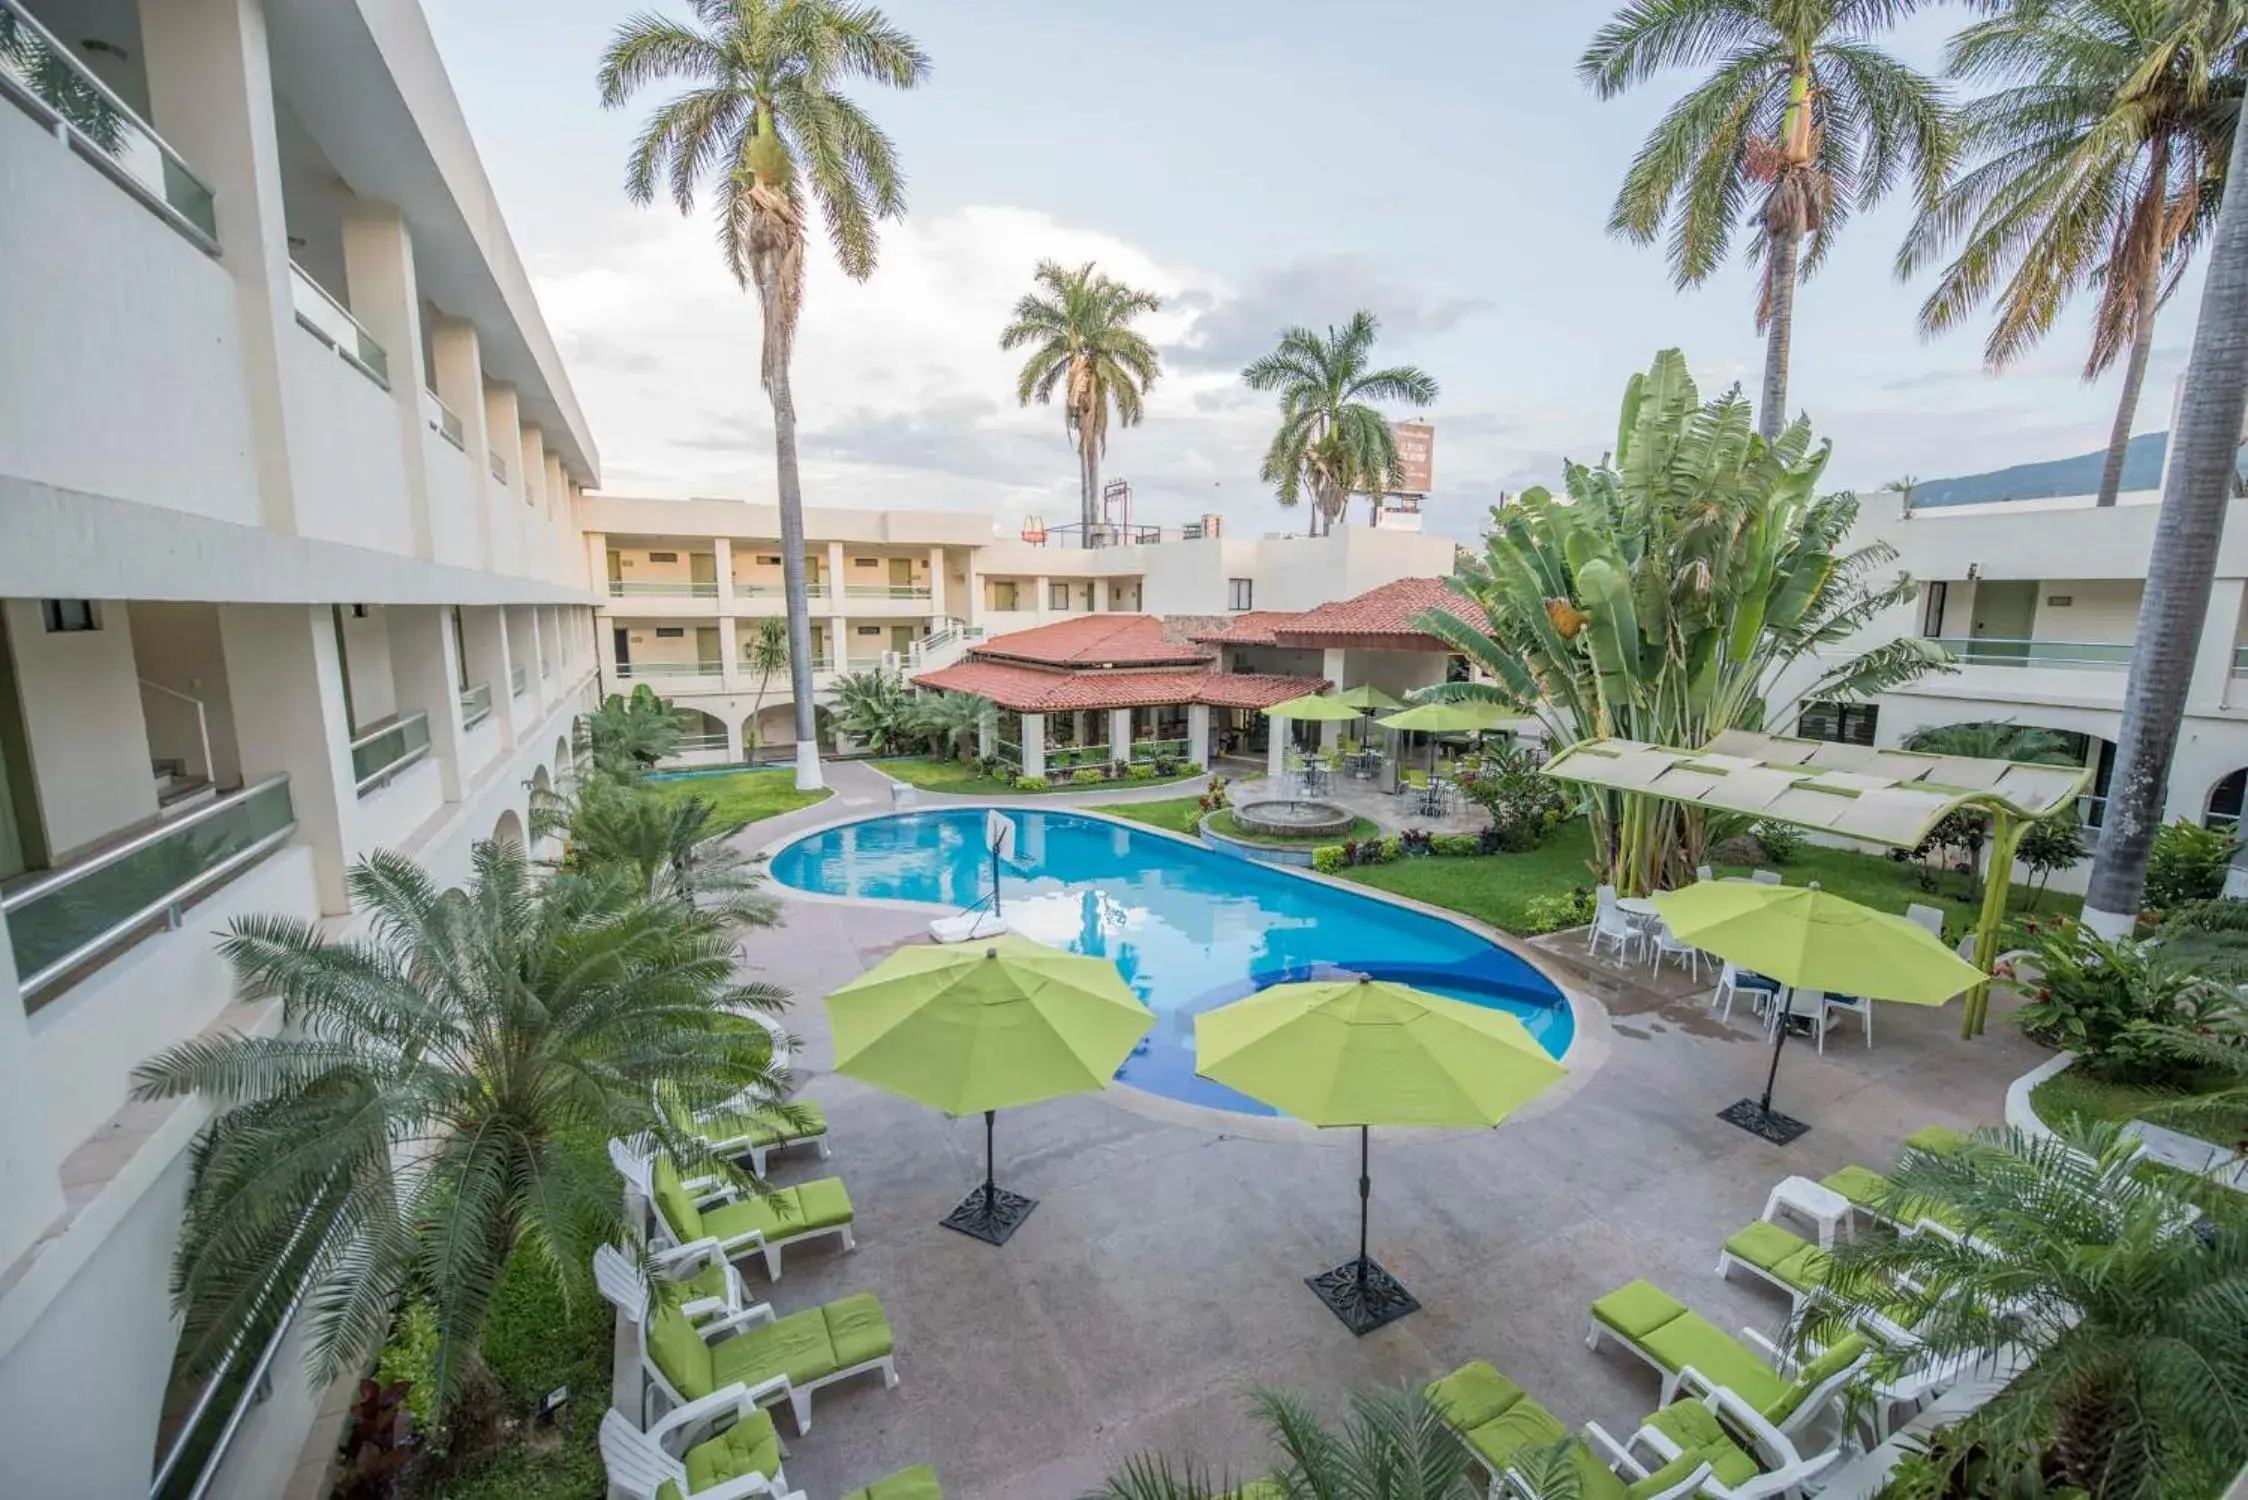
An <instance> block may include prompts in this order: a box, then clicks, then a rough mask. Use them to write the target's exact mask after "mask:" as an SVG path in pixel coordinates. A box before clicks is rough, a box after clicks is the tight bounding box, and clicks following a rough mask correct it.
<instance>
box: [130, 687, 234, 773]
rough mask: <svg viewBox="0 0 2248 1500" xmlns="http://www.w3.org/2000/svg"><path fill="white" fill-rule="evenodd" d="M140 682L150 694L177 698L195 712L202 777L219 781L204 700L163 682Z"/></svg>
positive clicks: (209, 717)
mask: <svg viewBox="0 0 2248 1500" xmlns="http://www.w3.org/2000/svg"><path fill="white" fill-rule="evenodd" d="M139 681H140V685H141V686H142V687H144V688H147V689H148V690H149V691H150V692H152V693H162V694H163V695H164V696H165V697H167V698H175V699H177V700H179V701H180V702H182V703H184V704H186V705H187V706H188V707H190V708H192V709H194V710H195V734H196V737H197V738H198V739H200V740H201V741H202V743H203V770H202V776H203V779H204V780H205V781H215V780H217V779H218V770H217V768H216V767H214V766H213V765H212V764H211V715H210V712H209V711H208V710H207V709H205V708H204V707H203V700H202V699H200V698H198V697H195V696H194V695H193V694H190V693H183V692H181V691H180V690H179V689H178V688H168V687H166V686H164V684H162V683H161V682H150V681H149V680H148V679H147V678H145V677H143V678H141V679H139Z"/></svg>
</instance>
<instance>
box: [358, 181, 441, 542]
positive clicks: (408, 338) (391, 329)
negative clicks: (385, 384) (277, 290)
mask: <svg viewBox="0 0 2248 1500" xmlns="http://www.w3.org/2000/svg"><path fill="white" fill-rule="evenodd" d="M343 266H344V281H345V283H346V285H348V286H349V287H350V296H349V297H347V298H346V299H345V300H346V301H348V302H349V303H350V304H351V315H352V316H353V317H355V318H357V319H358V320H359V321H360V322H361V323H364V324H365V325H366V327H367V331H368V332H369V333H371V334H373V335H374V336H375V342H376V343H378V344H380V345H382V347H383V352H384V353H385V354H387V355H389V356H390V402H391V405H392V407H393V408H394V409H395V410H396V412H397V414H398V440H399V446H400V448H401V450H402V452H403V453H404V456H405V475H406V523H407V528H408V531H409V533H410V534H411V535H412V537H413V539H414V555H415V556H416V557H423V558H427V557H434V556H435V555H436V553H435V551H434V544H433V542H432V541H431V538H430V526H429V473H428V470H427V467H426V466H425V465H424V464H423V462H422V428H423V426H424V424H425V423H426V422H427V420H428V419H427V418H425V417H424V416H423V415H422V386H423V385H424V384H425V383H426V382H427V380H428V375H427V372H426V371H425V369H424V368H423V365H422V339H421V291H420V288H419V287H418V286H417V285H416V283H415V281H414V242H413V236H412V235H411V234H410V233H409V232H408V231H407V228H406V221H405V220H404V219H403V218H401V217H400V216H399V213H398V210H397V209H395V208H392V207H391V206H390V205H389V204H387V203H377V202H375V201H373V200H371V199H366V198H353V199H350V200H349V201H348V203H347V204H346V206H345V209H344V218H343Z"/></svg>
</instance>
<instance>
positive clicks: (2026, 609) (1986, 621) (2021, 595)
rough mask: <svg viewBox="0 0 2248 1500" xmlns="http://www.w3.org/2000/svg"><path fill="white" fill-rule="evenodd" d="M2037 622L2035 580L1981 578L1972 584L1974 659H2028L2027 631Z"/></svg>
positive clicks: (2012, 660) (1970, 631)
mask: <svg viewBox="0 0 2248 1500" xmlns="http://www.w3.org/2000/svg"><path fill="white" fill-rule="evenodd" d="M2036 624H2037V580H2036V579H2034V578H2005V579H1997V578H1985V579H1981V580H1979V581H1978V582H1977V583H1976V584H1975V607H1974V623H1973V625H1972V626H1971V627H1970V629H1969V631H1968V634H1969V635H1970V636H1971V637H1972V638H1973V639H1974V641H1975V643H1976V644H1975V645H1974V646H1973V648H1972V651H1973V655H1974V659H1976V660H1978V661H1994V662H2003V663H2013V662H2024V661H2027V660H2029V645H2028V642H2029V638H2030V632H2031V631H2032V630H2033V629H2035V628H2036Z"/></svg>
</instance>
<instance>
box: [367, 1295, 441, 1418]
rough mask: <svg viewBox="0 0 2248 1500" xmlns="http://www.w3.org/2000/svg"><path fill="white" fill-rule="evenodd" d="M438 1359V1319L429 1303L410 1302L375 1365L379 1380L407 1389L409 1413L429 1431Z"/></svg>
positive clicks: (401, 1313) (376, 1377) (408, 1300)
mask: <svg viewBox="0 0 2248 1500" xmlns="http://www.w3.org/2000/svg"><path fill="white" fill-rule="evenodd" d="M436 1357H437V1319H436V1317H435V1316H434V1315H433V1314H432V1313H431V1312H430V1310H429V1304H428V1303H427V1302H425V1301H424V1300H422V1299H421V1298H419V1297H411V1298H408V1299H407V1302H406V1305H405V1306H404V1307H403V1308H401V1309H399V1313H398V1321H397V1322H396V1323H394V1324H392V1325H391V1329H390V1342H389V1343H387V1344H385V1345H383V1350H382V1354H381V1357H379V1358H378V1359H377V1360H376V1361H375V1379H376V1380H378V1381H380V1382H382V1383H383V1384H384V1385H395V1384H403V1385H404V1386H405V1387H406V1410H408V1411H410V1412H412V1413H413V1414H414V1425H415V1426H416V1427H418V1428H422V1429H425V1430H426V1429H427V1428H428V1426H429V1424H430V1419H431V1418H432V1416H434V1415H435V1413H434V1410H433V1408H432V1404H431V1403H432V1402H433V1401H434V1399H435V1397H436V1394H437V1392H436V1390H435V1388H434V1387H432V1386H431V1385H430V1380H429V1366H430V1361H432V1360H434V1359H435V1358H436Z"/></svg>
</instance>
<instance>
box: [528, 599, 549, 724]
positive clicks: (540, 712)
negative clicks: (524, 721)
mask: <svg viewBox="0 0 2248 1500" xmlns="http://www.w3.org/2000/svg"><path fill="white" fill-rule="evenodd" d="M523 613H524V615H525V616H526V617H527V618H528V619H529V620H530V622H531V655H530V660H528V661H527V662H525V663H524V672H523V680H524V685H525V687H526V689H527V691H526V692H525V694H524V696H525V697H527V698H529V699H530V700H531V703H532V705H533V709H534V716H535V717H543V716H544V715H545V713H546V652H547V645H546V621H545V619H544V618H542V617H543V616H544V615H545V614H546V611H545V610H543V609H540V608H539V607H538V606H537V605H536V604H534V605H532V606H531V607H530V608H529V609H526V610H524V611H523Z"/></svg>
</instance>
